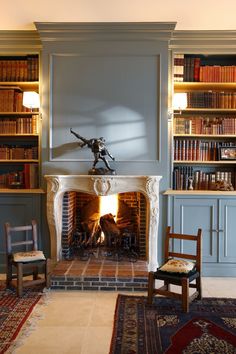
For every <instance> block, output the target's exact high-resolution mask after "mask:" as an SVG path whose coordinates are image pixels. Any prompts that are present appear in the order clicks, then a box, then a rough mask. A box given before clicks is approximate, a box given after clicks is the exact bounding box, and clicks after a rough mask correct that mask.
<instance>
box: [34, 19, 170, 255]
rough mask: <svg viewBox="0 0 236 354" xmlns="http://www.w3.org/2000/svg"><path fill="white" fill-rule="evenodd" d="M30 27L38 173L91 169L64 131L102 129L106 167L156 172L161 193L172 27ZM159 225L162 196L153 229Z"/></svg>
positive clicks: (166, 168) (164, 181)
mask: <svg viewBox="0 0 236 354" xmlns="http://www.w3.org/2000/svg"><path fill="white" fill-rule="evenodd" d="M36 27H37V29H38V31H39V35H40V38H41V40H42V44H43V49H42V92H41V94H42V116H43V134H42V175H45V174H62V175H63V174H87V173H88V170H89V169H90V168H91V167H92V158H91V157H90V156H91V154H90V152H89V151H86V150H82V151H81V150H80V149H79V148H78V140H76V139H75V138H74V136H72V135H71V134H70V131H69V128H70V127H71V126H72V127H73V128H74V129H75V131H77V132H83V134H82V135H84V136H85V137H87V138H91V137H99V136H101V134H102V132H103V133H104V134H102V135H103V136H105V138H107V143H108V147H109V149H110V151H111V152H113V150H114V152H115V158H116V161H115V163H114V164H112V167H114V168H115V169H116V171H117V174H118V175H161V176H163V178H162V181H161V185H160V193H161V194H162V192H163V191H164V190H166V188H168V186H169V184H170V181H169V176H170V174H169V172H168V171H169V163H170V161H169V154H168V148H167V147H168V96H169V95H168V89H169V88H168V73H169V71H168V65H169V52H168V43H169V39H170V37H171V34H172V31H173V30H174V27H175V24H174V23H152V24H148V23H147V24H144V23H142V24H141V23H135V24H134V23H129V24H121V23H116V24H111V23H103V24H94V23H90V24H79V23H74V24H69V23H57V24H55V23H54V24H50V23H49V24H47V23H36ZM101 60H102V64H101ZM101 70H103V71H102V74H103V76H102V75H101V74H100V71H101ZM84 72H85V73H86V75H84ZM145 74H146V75H145ZM111 77H112V80H111V79H110V78H111ZM63 83H65V87H64V85H63ZM123 91H124V92H125V93H124V92H123ZM140 102H141V103H140ZM117 111H118V113H117ZM134 127H135V128H134ZM135 129H138V133H137V134H136V133H135ZM135 134H136V135H135ZM140 143H141V144H143V145H142V146H144V149H145V153H143V154H142V152H143V150H142V149H140ZM117 146H118V148H117ZM124 151H126V152H127V153H124ZM89 154H90V155H89ZM125 155H127V156H125ZM42 183H43V184H44V180H42ZM165 222H166V211H165V201H164V200H163V199H162V197H161V198H160V231H159V232H160V233H161V232H162V228H163V225H165ZM159 252H160V255H161V254H162V244H160V247H159Z"/></svg>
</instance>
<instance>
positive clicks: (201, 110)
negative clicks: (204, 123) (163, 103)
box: [174, 108, 236, 114]
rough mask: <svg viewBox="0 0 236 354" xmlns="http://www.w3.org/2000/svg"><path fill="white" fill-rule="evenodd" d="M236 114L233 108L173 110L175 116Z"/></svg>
mask: <svg viewBox="0 0 236 354" xmlns="http://www.w3.org/2000/svg"><path fill="white" fill-rule="evenodd" d="M199 112H201V113H204V112H205V113H207V114H209V113H217V114H220V113H234V114H235V113H236V109H235V108H186V109H182V110H181V111H180V110H178V109H177V110H174V113H175V114H183V113H198V114H199Z"/></svg>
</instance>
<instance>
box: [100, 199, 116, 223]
mask: <svg viewBox="0 0 236 354" xmlns="http://www.w3.org/2000/svg"><path fill="white" fill-rule="evenodd" d="M99 204H100V205H99V207H100V211H99V212H100V216H103V215H106V214H110V213H111V214H112V215H113V216H114V218H115V220H116V216H117V212H118V194H113V195H106V196H102V197H100V203H99Z"/></svg>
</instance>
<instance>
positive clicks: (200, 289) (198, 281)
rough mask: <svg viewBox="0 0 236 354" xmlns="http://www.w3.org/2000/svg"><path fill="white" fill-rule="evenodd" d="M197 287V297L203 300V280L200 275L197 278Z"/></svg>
mask: <svg viewBox="0 0 236 354" xmlns="http://www.w3.org/2000/svg"><path fill="white" fill-rule="evenodd" d="M196 288H197V291H198V297H197V299H198V300H201V299H202V281H201V277H198V278H197V279H196Z"/></svg>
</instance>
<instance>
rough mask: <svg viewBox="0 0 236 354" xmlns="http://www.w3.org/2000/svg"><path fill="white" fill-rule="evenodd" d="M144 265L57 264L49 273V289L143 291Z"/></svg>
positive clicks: (96, 261)
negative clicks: (50, 286)
mask: <svg viewBox="0 0 236 354" xmlns="http://www.w3.org/2000/svg"><path fill="white" fill-rule="evenodd" d="M147 278H148V265H147V262H146V261H142V260H138V261H137V262H129V261H119V262H115V261H112V260H108V259H96V258H95V257H90V258H89V260H88V261H81V260H68V261H67V260H64V261H60V262H58V264H57V265H56V267H55V268H54V270H53V273H52V289H61V290H97V291H98V290H105V291H147Z"/></svg>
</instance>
